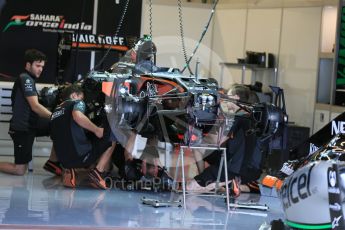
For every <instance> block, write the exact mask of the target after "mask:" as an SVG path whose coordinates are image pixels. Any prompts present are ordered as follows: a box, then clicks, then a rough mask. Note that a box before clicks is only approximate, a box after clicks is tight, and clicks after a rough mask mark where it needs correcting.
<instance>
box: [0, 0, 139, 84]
mask: <svg viewBox="0 0 345 230" xmlns="http://www.w3.org/2000/svg"><path fill="white" fill-rule="evenodd" d="M126 1H127V0H98V1H96V3H98V5H97V9H98V10H97V11H94V0H73V1H67V0H50V1H46V0H7V1H2V2H3V3H2V6H1V7H2V8H0V80H5V81H13V80H14V79H15V78H16V77H17V76H18V75H19V74H20V72H21V71H22V70H23V68H24V63H23V54H24V52H25V50H26V49H29V48H36V49H39V50H41V51H42V52H44V53H45V54H46V55H47V57H48V62H47V64H46V67H45V70H44V72H43V74H42V77H41V80H42V81H41V82H44V83H53V82H56V79H57V76H58V73H61V72H64V78H65V80H66V79H67V81H74V80H75V79H76V78H77V76H78V75H79V76H80V75H85V74H86V73H87V72H88V71H89V70H90V60H91V52H90V51H96V55H95V56H96V57H95V63H97V62H98V61H99V60H101V58H102V57H103V55H104V53H105V52H106V50H107V49H108V48H110V49H111V52H110V54H109V56H108V58H107V59H106V60H105V61H104V63H103V64H102V65H101V66H100V68H104V69H106V68H108V67H109V66H111V65H112V64H113V63H114V62H116V61H117V59H118V58H119V55H121V53H123V52H125V51H126V50H128V49H129V47H130V46H131V45H132V44H133V42H134V41H135V40H136V39H137V38H138V37H139V36H140V25H141V7H142V0H131V1H129V6H128V10H127V14H126V16H125V18H124V21H123V25H122V27H121V29H120V31H119V33H118V34H117V36H114V34H115V31H116V28H117V27H118V24H119V21H120V18H121V16H122V12H123V9H124V5H125V3H126ZM94 15H97V19H96V21H97V23H96V25H94ZM94 27H95V28H94ZM94 31H96V32H94ZM61 47H64V48H67V49H65V52H64V53H63V54H62V53H61V52H58V51H61ZM66 50H67V51H66ZM61 54H62V55H61Z"/></svg>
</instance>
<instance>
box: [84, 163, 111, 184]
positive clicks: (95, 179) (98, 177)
mask: <svg viewBox="0 0 345 230" xmlns="http://www.w3.org/2000/svg"><path fill="white" fill-rule="evenodd" d="M88 175H89V178H90V182H91V185H92V186H94V187H95V188H100V189H109V187H108V186H107V183H106V181H105V180H104V178H103V176H102V173H101V172H99V171H98V170H97V169H96V168H94V169H92V170H91V171H90V172H89V174H88Z"/></svg>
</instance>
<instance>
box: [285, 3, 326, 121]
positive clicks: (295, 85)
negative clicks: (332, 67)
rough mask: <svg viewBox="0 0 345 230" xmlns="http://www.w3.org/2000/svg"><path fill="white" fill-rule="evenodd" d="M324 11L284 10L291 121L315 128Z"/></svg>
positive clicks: (286, 97)
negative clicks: (314, 118)
mask: <svg viewBox="0 0 345 230" xmlns="http://www.w3.org/2000/svg"><path fill="white" fill-rule="evenodd" d="M320 25H321V8H320V7H313V8H311V7H310V8H287V9H284V10H283V23H282V37H281V48H280V56H279V80H280V86H281V87H282V88H283V89H284V90H285V99H286V104H287V111H288V114H289V119H290V121H294V122H296V123H297V124H298V125H303V126H308V127H312V122H313V121H312V119H311V118H312V117H313V110H314V104H315V89H316V78H317V69H318V51H319V44H320V43H319V41H320Z"/></svg>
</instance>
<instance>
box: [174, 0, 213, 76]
mask: <svg viewBox="0 0 345 230" xmlns="http://www.w3.org/2000/svg"><path fill="white" fill-rule="evenodd" d="M178 1H179V2H181V0H178ZM218 2H219V0H214V3H213V7H212V11H211V15H210V17H209V19H208V21H207V24H206V26H205V28H204V30H203V32H202V34H201V37H200V39H199V41H198V43H197V44H196V47H195V49H194V50H193V53H192V54H191V56H190V57H189V59H188V60H187V61H186V65H185V66H184V68H183V69H182V71H181V73H183V72H184V71H185V70H186V68H188V69H189V72H191V71H190V66H189V64H190V62H191V61H192V59H193V57H194V55H195V53H196V51H197V50H198V48H199V46H200V44H201V42H202V40H203V39H204V37H205V34H206V32H207V30H208V27H209V26H210V23H211V20H212V18H213V16H214V12H215V9H216V6H217V4H218ZM180 24H181V21H180Z"/></svg>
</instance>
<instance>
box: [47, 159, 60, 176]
mask: <svg viewBox="0 0 345 230" xmlns="http://www.w3.org/2000/svg"><path fill="white" fill-rule="evenodd" d="M43 168H44V169H45V170H47V171H48V172H51V173H53V174H55V175H57V176H61V175H62V168H61V164H60V163H59V162H54V161H51V160H47V161H46V163H45V164H44V165H43Z"/></svg>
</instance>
